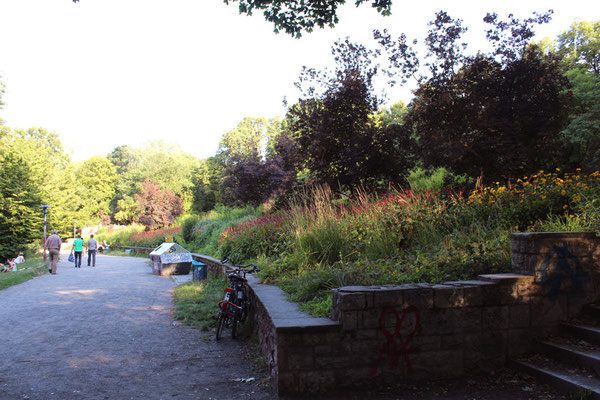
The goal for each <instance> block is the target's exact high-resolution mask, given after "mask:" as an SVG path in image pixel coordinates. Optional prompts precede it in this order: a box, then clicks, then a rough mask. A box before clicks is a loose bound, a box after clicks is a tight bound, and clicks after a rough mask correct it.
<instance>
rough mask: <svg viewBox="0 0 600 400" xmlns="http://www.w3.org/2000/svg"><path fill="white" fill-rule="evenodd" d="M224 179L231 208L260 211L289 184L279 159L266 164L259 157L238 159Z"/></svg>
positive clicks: (225, 173) (222, 187) (255, 155)
mask: <svg viewBox="0 0 600 400" xmlns="http://www.w3.org/2000/svg"><path fill="white" fill-rule="evenodd" d="M223 175H224V178H223V183H222V184H221V191H222V194H223V202H224V203H225V204H226V205H229V206H235V205H246V204H250V205H252V206H254V207H256V206H258V205H259V204H261V203H263V202H265V201H266V200H268V199H269V198H270V197H271V195H272V194H273V193H274V192H275V191H276V190H277V189H278V188H280V187H281V186H282V184H283V183H284V181H285V180H286V173H285V171H284V170H283V169H282V168H281V167H280V166H279V165H278V162H277V159H276V158H270V159H268V160H266V161H263V160H262V159H261V158H260V157H259V156H258V155H257V154H254V155H249V156H246V157H239V158H238V157H236V159H235V160H232V162H231V163H230V164H229V165H228V166H227V168H226V169H225V172H224V174H223Z"/></svg>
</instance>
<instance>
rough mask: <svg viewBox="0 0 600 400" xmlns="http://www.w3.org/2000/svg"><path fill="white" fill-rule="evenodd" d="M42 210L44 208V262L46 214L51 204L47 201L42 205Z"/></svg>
mask: <svg viewBox="0 0 600 400" xmlns="http://www.w3.org/2000/svg"><path fill="white" fill-rule="evenodd" d="M40 208H41V209H42V210H44V262H45V261H46V214H47V213H48V209H49V208H50V206H49V205H48V204H46V203H44V204H42V205H41V206H40Z"/></svg>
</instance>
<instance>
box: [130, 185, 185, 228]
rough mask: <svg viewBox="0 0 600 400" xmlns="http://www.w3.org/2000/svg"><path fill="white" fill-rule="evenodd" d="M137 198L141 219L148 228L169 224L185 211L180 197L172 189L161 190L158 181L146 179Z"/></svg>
mask: <svg viewBox="0 0 600 400" xmlns="http://www.w3.org/2000/svg"><path fill="white" fill-rule="evenodd" d="M135 198H136V200H137V202H138V207H139V209H140V210H141V212H140V215H139V221H140V223H141V224H143V225H145V226H146V230H154V229H157V228H163V227H166V226H169V225H170V224H172V223H173V222H175V217H177V216H179V215H181V214H182V213H183V207H182V205H181V200H180V199H179V197H178V196H177V195H176V194H175V193H173V191H171V190H161V188H160V186H159V185H158V184H157V183H154V182H151V181H149V180H145V181H144V183H143V184H142V191H141V193H140V194H136V195H135Z"/></svg>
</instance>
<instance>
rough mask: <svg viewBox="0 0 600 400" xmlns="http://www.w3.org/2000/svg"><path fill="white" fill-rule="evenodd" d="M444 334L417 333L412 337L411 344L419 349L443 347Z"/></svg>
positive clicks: (430, 349) (432, 349)
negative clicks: (425, 334) (424, 334)
mask: <svg viewBox="0 0 600 400" xmlns="http://www.w3.org/2000/svg"><path fill="white" fill-rule="evenodd" d="M442 338H443V337H442V336H423V335H415V336H413V337H412V339H411V341H410V343H409V346H410V347H411V348H415V349H416V350H417V351H424V352H425V351H434V350H439V349H441V348H442Z"/></svg>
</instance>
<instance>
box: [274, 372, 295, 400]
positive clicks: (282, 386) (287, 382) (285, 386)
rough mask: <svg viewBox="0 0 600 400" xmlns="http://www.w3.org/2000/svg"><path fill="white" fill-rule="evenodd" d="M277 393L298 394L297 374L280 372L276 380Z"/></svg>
mask: <svg viewBox="0 0 600 400" xmlns="http://www.w3.org/2000/svg"><path fill="white" fill-rule="evenodd" d="M276 382H277V384H276V386H275V387H276V388H277V393H278V394H279V395H280V396H281V395H285V394H289V393H298V390H299V388H298V381H297V380H296V373H295V372H279V374H277V379H276Z"/></svg>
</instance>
